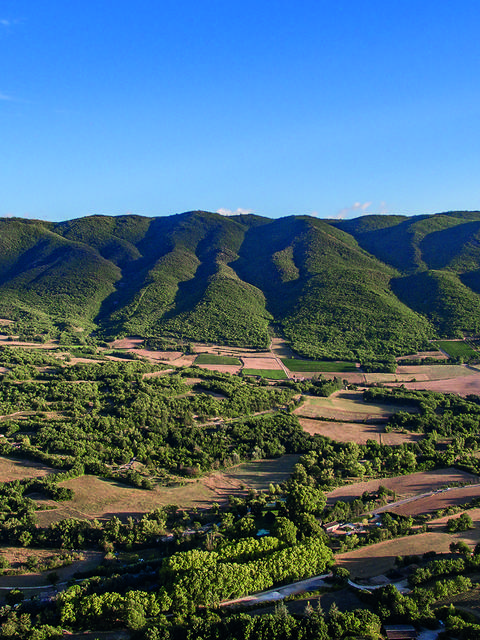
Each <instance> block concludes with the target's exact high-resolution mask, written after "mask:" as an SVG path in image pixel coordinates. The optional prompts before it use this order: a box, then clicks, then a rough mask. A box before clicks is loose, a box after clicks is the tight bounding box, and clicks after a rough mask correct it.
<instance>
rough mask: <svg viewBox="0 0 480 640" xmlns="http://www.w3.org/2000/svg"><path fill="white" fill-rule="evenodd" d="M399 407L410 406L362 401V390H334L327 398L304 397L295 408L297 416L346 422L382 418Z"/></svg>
mask: <svg viewBox="0 0 480 640" xmlns="http://www.w3.org/2000/svg"><path fill="white" fill-rule="evenodd" d="M401 409H405V410H410V411H411V409H412V407H408V408H407V407H402V406H400V405H393V404H392V405H388V404H378V405H375V404H371V403H367V402H364V400H363V392H362V391H335V393H332V395H331V396H329V397H328V398H316V397H310V396H309V397H305V399H304V402H303V403H302V404H301V405H300V406H299V407H298V408H297V409H295V411H294V413H295V414H296V415H297V416H302V417H305V418H319V417H323V418H332V419H333V420H335V419H336V420H345V421H346V422H361V421H367V420H384V421H385V422H386V421H387V420H388V418H389V417H390V416H391V415H393V414H394V413H395V412H397V411H400V410H401Z"/></svg>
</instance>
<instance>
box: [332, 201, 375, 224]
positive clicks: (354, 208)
mask: <svg viewBox="0 0 480 640" xmlns="http://www.w3.org/2000/svg"><path fill="white" fill-rule="evenodd" d="M371 204H372V203H371V202H355V203H354V204H352V205H351V206H350V207H344V208H343V209H340V211H339V212H338V213H337V215H336V216H335V219H336V220H342V219H343V218H347V217H353V216H354V215H355V214H356V213H361V212H363V213H371V212H370V211H367V209H368V207H370V205H371ZM352 214H353V215H352Z"/></svg>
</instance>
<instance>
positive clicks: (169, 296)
mask: <svg viewBox="0 0 480 640" xmlns="http://www.w3.org/2000/svg"><path fill="white" fill-rule="evenodd" d="M479 293H480V213H479V212H449V213H445V214H438V215H433V216H415V217H412V218H408V217H405V216H364V217H362V218H357V219H355V220H348V221H338V220H335V221H333V220H330V221H328V220H319V219H317V218H312V217H308V216H290V217H286V218H280V219H276V220H271V219H268V218H263V217H261V216H256V215H241V216H233V217H224V216H221V215H219V214H216V213H209V212H204V211H192V212H188V213H183V214H178V215H174V216H167V217H158V218H147V217H142V216H136V215H126V216H118V217H109V216H89V217H85V218H81V219H78V220H71V221H67V222H61V223H57V224H55V223H49V222H42V221H40V220H23V219H15V218H11V219H3V220H0V317H3V318H8V319H11V320H14V321H15V323H16V324H14V325H11V331H15V330H16V331H22V330H23V329H25V327H27V329H29V330H30V331H31V332H34V331H38V332H41V331H49V332H50V333H51V334H54V333H57V334H58V333H59V332H61V331H65V327H67V329H68V327H70V331H73V330H74V328H75V327H76V328H82V329H84V334H83V335H87V334H88V332H90V331H95V332H96V335H98V336H103V337H104V338H113V337H116V336H121V335H128V334H137V335H140V336H144V337H156V336H166V337H171V338H174V339H181V340H184V341H190V340H198V341H209V342H218V343H224V344H231V345H239V346H253V347H261V348H263V347H265V346H267V345H268V342H269V335H270V331H271V327H275V330H276V331H279V332H281V333H282V334H283V335H284V337H285V338H286V339H287V340H288V341H289V342H290V344H291V346H292V347H293V349H294V350H295V351H297V352H298V353H299V354H301V355H303V356H306V357H312V358H337V359H347V360H359V359H360V360H366V359H369V358H373V357H376V356H381V355H387V354H390V355H399V354H404V353H408V352H412V351H415V350H417V349H420V348H422V347H424V346H425V345H426V344H427V340H428V339H429V338H432V337H435V336H437V337H453V336H457V335H461V334H462V333H464V332H466V333H480V296H479Z"/></svg>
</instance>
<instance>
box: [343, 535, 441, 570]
mask: <svg viewBox="0 0 480 640" xmlns="http://www.w3.org/2000/svg"><path fill="white" fill-rule="evenodd" d="M451 541H452V536H451V535H450V534H448V533H419V534H416V535H413V536H407V537H405V538H396V539H394V540H385V541H384V542H379V543H377V544H374V545H368V546H366V547H360V548H359V549H355V550H354V551H347V552H346V553H339V554H337V555H336V556H335V558H336V561H337V563H338V565H339V566H341V567H345V568H346V569H348V570H349V571H350V574H351V576H352V579H353V580H355V578H371V577H373V576H379V575H382V574H384V573H386V572H387V571H389V570H390V569H393V568H394V567H395V558H396V557H397V556H407V555H423V554H424V553H426V552H427V551H436V552H437V553H448V552H449V545H450V542H451Z"/></svg>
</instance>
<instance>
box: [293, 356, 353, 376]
mask: <svg viewBox="0 0 480 640" xmlns="http://www.w3.org/2000/svg"><path fill="white" fill-rule="evenodd" d="M282 362H283V364H284V365H285V366H286V367H287V369H289V370H290V371H292V372H294V373H298V372H302V371H306V372H317V371H321V372H322V373H337V372H354V371H356V369H357V365H356V364H355V363H354V362H333V361H328V360H323V361H318V360H317V361H315V360H297V359H296V358H282Z"/></svg>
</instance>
